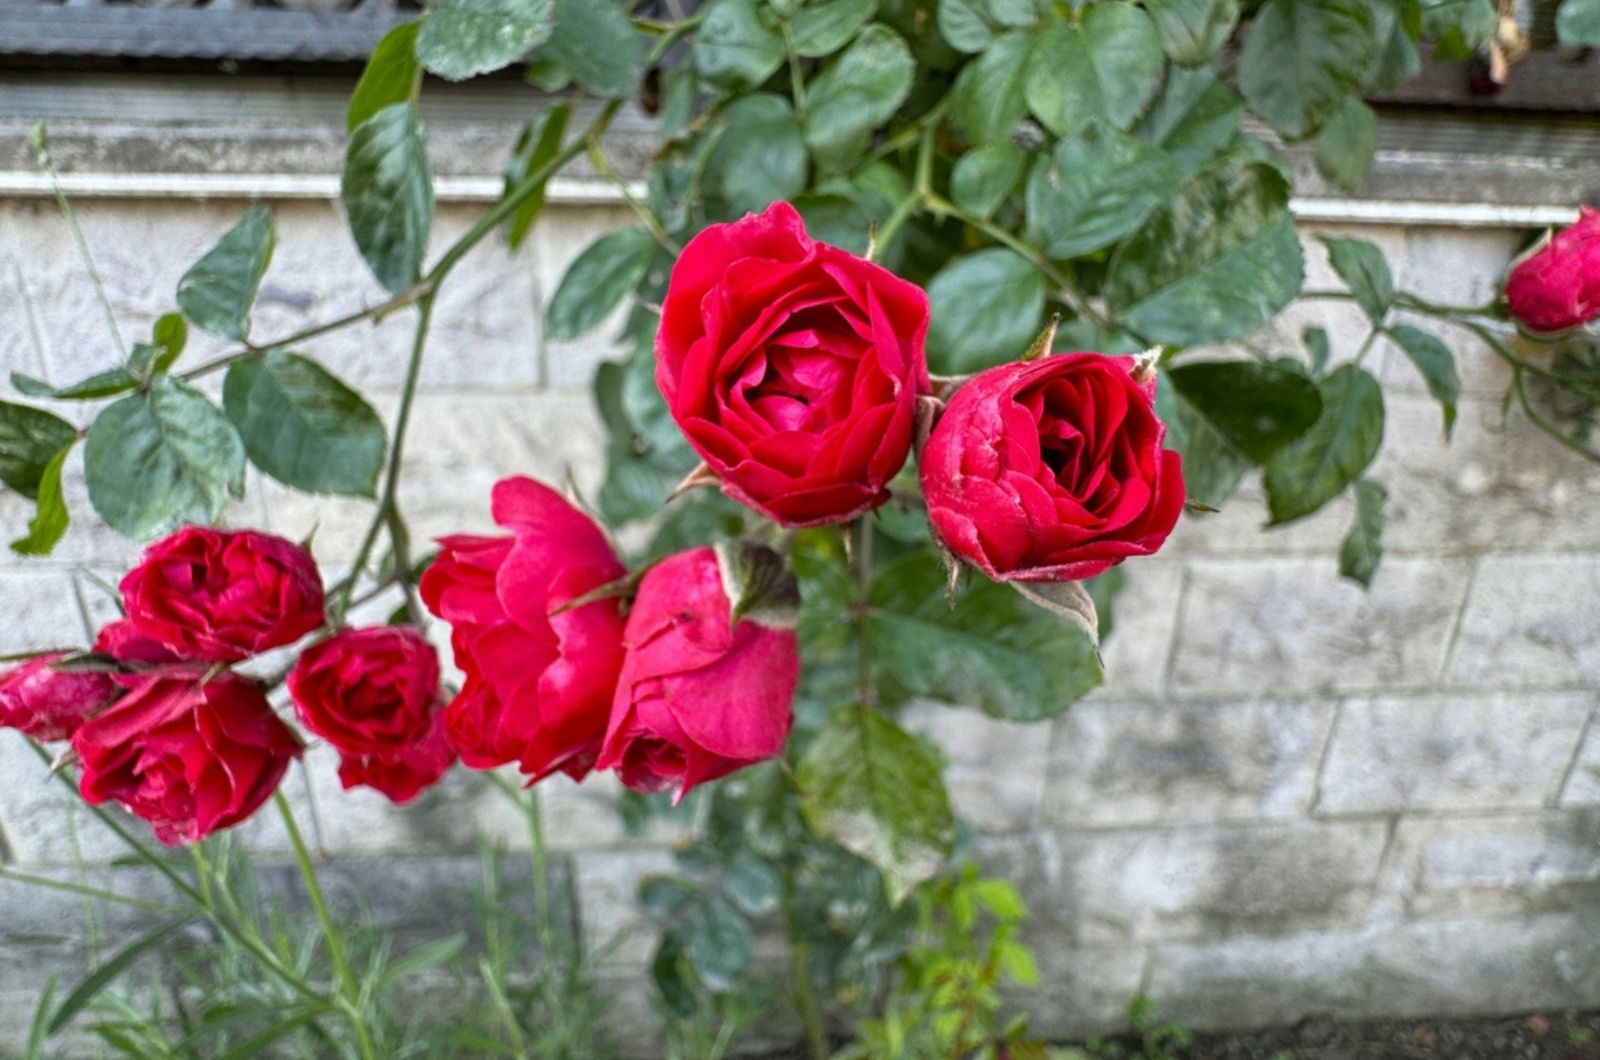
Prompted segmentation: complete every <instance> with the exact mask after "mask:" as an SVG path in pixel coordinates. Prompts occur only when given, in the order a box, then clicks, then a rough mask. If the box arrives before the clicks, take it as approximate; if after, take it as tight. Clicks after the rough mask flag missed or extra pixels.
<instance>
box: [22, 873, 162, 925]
mask: <svg viewBox="0 0 1600 1060" xmlns="http://www.w3.org/2000/svg"><path fill="white" fill-rule="evenodd" d="M0 879H3V880H15V881H16V882H18V883H26V884H29V885H30V886H34V887H44V888H46V889H48V890H52V891H64V892H66V893H67V894H76V895H80V896H82V897H84V898H94V899H97V900H99V901H102V902H111V903H113V904H114V905H125V906H128V907H130V908H133V909H143V910H144V911H146V912H149V913H160V914H161V915H162V916H176V915H177V914H179V913H181V912H183V910H181V909H179V908H178V907H176V906H171V905H167V904H166V903H165V902H152V901H150V900H149V899H146V898H135V897H133V896H132V895H128V894H118V893H117V892H115V891H107V890H104V889H102V888H100V887H90V886H88V885H87V884H82V883H72V882H71V881H69V880H56V879H52V878H50V877H49V876H35V875H33V874H32V873H29V872H19V871H17V870H16V869H13V868H8V867H7V866H5V865H0Z"/></svg>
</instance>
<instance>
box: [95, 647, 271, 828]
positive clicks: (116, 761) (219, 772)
mask: <svg viewBox="0 0 1600 1060" xmlns="http://www.w3.org/2000/svg"><path fill="white" fill-rule="evenodd" d="M207 671H208V668H207V667H204V666H202V665H194V664H192V665H188V666H179V667H167V668H164V669H162V670H158V671H152V672H151V673H148V674H126V675H122V676H120V677H118V678H117V679H116V680H117V681H118V682H119V683H121V684H123V685H124V686H125V687H126V688H127V689H128V691H127V692H126V693H125V694H124V695H123V697H122V698H121V699H119V700H118V701H117V702H116V703H115V704H113V705H112V706H111V707H110V708H108V709H107V710H105V711H103V712H102V713H100V714H97V715H96V716H95V717H93V718H91V719H89V720H88V721H86V722H85V723H84V724H83V725H82V726H81V727H80V728H79V729H78V731H77V732H76V733H74V734H73V737H72V748H73V750H74V751H76V752H77V754H78V758H79V760H80V761H81V763H82V767H83V773H82V776H81V777H80V778H79V781H78V788H79V791H80V792H81V793H82V794H83V797H84V798H85V799H86V800H87V801H89V802H91V803H94V804H96V805H98V804H100V803H103V802H106V801H108V800H115V801H117V802H119V803H121V804H122V805H123V806H125V807H126V808H127V809H128V811H129V812H130V813H133V814H135V815H136V816H138V817H142V818H144V820H146V821H148V822H149V823H150V825H151V827H152V828H153V829H154V830H155V834H156V838H157V839H159V840H161V842H163V843H166V844H169V845H172V844H178V843H193V842H197V841H199V840H201V839H204V838H205V837H206V836H208V835H210V834H211V833H212V832H215V831H216V830H217V829H219V828H229V827H231V826H233V825H236V824H238V823H239V822H240V821H243V820H244V819H246V818H247V817H249V816H250V815H251V814H253V813H255V811H256V810H257V809H258V808H259V807H260V806H261V804H262V803H263V802H265V801H266V800H267V799H268V798H269V797H271V795H272V793H273V792H274V791H275V790H277V787H278V783H279V781H281V780H282V779H283V774H284V771H285V770H286V769H288V768H289V763H290V761H292V760H293V759H294V758H295V757H296V756H297V755H299V754H300V741H299V740H298V739H297V738H296V737H295V735H294V733H293V731H291V730H290V728H289V727H288V726H287V725H285V724H284V723H283V722H281V721H279V720H278V717H277V715H275V714H274V713H273V712H272V707H271V706H270V705H269V704H268V703H267V698H266V696H264V695H262V694H261V690H260V689H259V688H257V687H256V686H255V685H254V684H253V683H251V682H250V681H247V680H245V679H244V678H242V677H239V676H238V675H236V674H232V673H221V674H216V675H214V676H211V677H210V679H209V680H207V679H206V675H207Z"/></svg>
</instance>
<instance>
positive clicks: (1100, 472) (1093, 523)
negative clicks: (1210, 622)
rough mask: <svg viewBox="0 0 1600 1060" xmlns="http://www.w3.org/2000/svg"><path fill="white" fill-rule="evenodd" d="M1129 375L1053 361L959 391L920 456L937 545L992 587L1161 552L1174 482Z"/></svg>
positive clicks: (1157, 430)
mask: <svg viewBox="0 0 1600 1060" xmlns="http://www.w3.org/2000/svg"><path fill="white" fill-rule="evenodd" d="M1134 367H1135V362H1134V359H1133V358H1131V357H1104V356H1102V355H1100V354H1098V353H1063V354H1057V355H1055V356H1051V357H1043V358H1040V359H1039V360H1035V361H1027V362H1019V363H1016V364H1006V365H1001V366H999V367H997V368H990V369H988V370H987V371H984V372H980V373H979V374H978V375H976V376H974V377H973V378H972V379H970V380H968V381H967V382H966V383H964V384H963V385H962V386H961V388H960V389H958V390H957V391H956V392H955V396H954V397H953V398H952V399H951V400H950V404H949V406H948V407H947V408H946V409H945V410H944V415H943V416H942V417H941V418H940V420H939V422H938V424H937V425H936V426H935V427H934V429H933V433H932V435H931V436H930V437H929V439H928V444H927V447H926V449H925V450H924V452H923V454H922V458H921V474H922V493H923V497H924V498H925V499H926V501H927V505H928V518H929V521H930V522H932V524H933V528H934V530H935V531H937V532H938V535H939V538H940V539H941V540H942V541H943V542H944V544H945V547H947V548H948V549H950V551H951V552H953V553H955V555H957V556H959V557H960V558H961V559H964V560H966V561H967V562H969V563H971V564H973V565H975V566H977V567H978V568H979V569H981V570H982V571H983V572H984V573H985V574H987V575H988V576H989V577H991V578H993V579H995V580H997V581H1010V580H1018V581H1075V580H1077V579H1080V578H1088V577H1092V576H1093V575H1096V574H1099V573H1100V572H1101V571H1103V570H1105V569H1106V568H1108V567H1112V566H1115V565H1116V564H1118V563H1121V562H1122V561H1123V560H1124V559H1126V558H1127V557H1129V556H1144V555H1148V554H1150V553H1152V552H1154V551H1155V550H1156V549H1158V548H1160V547H1161V544H1162V542H1164V541H1165V540H1166V539H1167V535H1168V534H1169V533H1171V531H1172V527H1173V525H1174V524H1175V523H1176V522H1177V521H1178V516H1179V515H1180V514H1181V513H1182V511H1183V497H1184V492H1183V473H1182V468H1181V461H1180V459H1179V457H1178V454H1177V453H1175V452H1172V451H1171V450H1167V449H1163V448H1162V447H1161V439H1162V437H1163V435H1164V434H1165V433H1166V428H1165V426H1164V425H1163V424H1162V422H1161V421H1160V420H1159V419H1157V418H1156V414H1155V410H1154V407H1153V405H1154V399H1155V381H1154V379H1153V378H1152V379H1148V380H1145V381H1143V382H1140V381H1137V380H1136V379H1135V378H1134V375H1133V373H1134Z"/></svg>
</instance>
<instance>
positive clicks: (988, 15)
mask: <svg viewBox="0 0 1600 1060" xmlns="http://www.w3.org/2000/svg"><path fill="white" fill-rule="evenodd" d="M1037 19H1038V10H1037V8H1036V7H1035V5H1034V2H1033V0H939V13H938V23H939V35H940V36H942V37H943V38H944V39H945V40H946V41H948V42H949V44H950V47H952V48H954V49H955V50H956V51H958V52H968V53H971V54H976V53H978V52H981V51H983V50H984V49H985V48H987V47H988V46H989V45H991V44H993V43H994V39H995V38H996V37H997V36H999V35H1000V34H1001V33H1003V32H1004V31H1005V30H1007V29H1015V28H1018V27H1022V26H1031V25H1033V24H1034V22H1035V21H1037Z"/></svg>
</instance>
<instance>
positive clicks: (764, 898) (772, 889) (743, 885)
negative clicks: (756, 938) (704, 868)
mask: <svg viewBox="0 0 1600 1060" xmlns="http://www.w3.org/2000/svg"><path fill="white" fill-rule="evenodd" d="M722 886H723V889H724V890H726V891H727V893H728V897H729V898H730V899H732V901H733V904H734V905H736V906H738V907H739V908H740V909H742V910H744V912H745V913H747V914H748V915H750V916H766V915H767V914H769V913H771V912H773V911H774V910H776V909H777V908H778V901H779V899H780V898H781V897H782V895H783V883H782V881H780V880H779V879H778V874H777V872H775V871H774V870H773V868H772V866H771V865H768V864H767V863H766V862H765V861H762V860H761V859H760V858H759V857H757V856H756V855H755V854H753V853H751V852H750V851H749V850H740V851H738V852H737V853H736V854H734V856H733V860H731V861H729V862H728V867H727V869H726V871H724V872H723V874H722Z"/></svg>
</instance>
